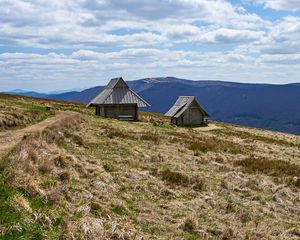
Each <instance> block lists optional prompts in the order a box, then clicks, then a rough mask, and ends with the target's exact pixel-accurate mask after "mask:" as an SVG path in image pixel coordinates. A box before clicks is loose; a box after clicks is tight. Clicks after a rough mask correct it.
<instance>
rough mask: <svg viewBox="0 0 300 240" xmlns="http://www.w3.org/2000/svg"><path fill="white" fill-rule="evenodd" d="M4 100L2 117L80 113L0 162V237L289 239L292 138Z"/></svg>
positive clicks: (298, 204)
mask: <svg viewBox="0 0 300 240" xmlns="http://www.w3.org/2000/svg"><path fill="white" fill-rule="evenodd" d="M0 96H1V95H0ZM2 98H4V99H5V103H4V101H3V102H2V104H4V105H5V107H6V108H7V111H10V110H9V109H13V108H15V107H16V106H17V107H19V108H21V109H23V110H24V111H25V112H26V111H27V110H28V108H31V107H29V106H36V107H37V108H40V109H44V108H45V106H48V105H49V106H51V109H52V110H51V112H52V111H53V112H52V113H51V114H49V115H43V114H42V115H41V116H43V117H42V118H41V119H44V118H47V117H49V116H53V115H54V114H55V113H56V112H58V111H66V110H67V111H75V112H77V113H78V114H76V115H72V116H70V117H69V118H68V119H64V120H59V121H56V122H55V123H53V124H51V125H50V126H48V127H47V128H45V129H44V130H43V131H40V132H36V133H32V134H29V135H26V136H24V137H23V140H22V141H21V142H20V143H18V144H17V145H16V146H15V147H14V148H13V149H11V151H9V152H7V153H6V154H5V155H3V156H1V160H0V239H299V236H300V232H299V225H300V221H299V219H300V218H299V216H300V210H299V209H300V198H299V196H300V180H299V179H300V175H299V173H300V147H299V146H300V145H299V144H300V138H299V137H297V136H292V135H288V134H282V133H272V132H266V131H261V130H257V129H249V128H242V127H238V126H233V125H229V124H220V125H218V123H215V124H217V125H218V126H221V127H222V128H221V129H218V130H212V131H206V132H204V131H201V129H200V130H199V129H191V128H180V127H175V126H171V125H169V124H168V122H167V119H166V118H165V117H163V116H161V115H159V114H150V113H141V114H140V117H141V119H142V121H141V122H135V123H132V122H120V121H117V120H111V119H103V118H99V117H96V116H94V115H93V111H92V110H91V111H90V110H89V109H86V108H84V106H81V105H80V104H78V105H76V104H72V103H64V102H57V101H46V100H41V99H37V100H34V99H31V98H20V97H12V96H6V95H5V96H1V97H0V99H2ZM27 105H28V108H27ZM45 109H46V108H45ZM43 111H44V110H43ZM45 112H46V110H45ZM41 119H39V120H38V121H40V120H41ZM34 122H35V121H33V122H28V123H26V124H23V125H19V126H16V127H18V128H21V127H24V126H25V125H30V124H33V123H34ZM7 128H8V127H7ZM241 131H242V132H246V134H241V135H239V133H240V132H241ZM266 139H268V140H266ZM272 139H274V142H272V141H271V140H272Z"/></svg>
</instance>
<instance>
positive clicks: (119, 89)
mask: <svg viewBox="0 0 300 240" xmlns="http://www.w3.org/2000/svg"><path fill="white" fill-rule="evenodd" d="M148 106H150V105H149V104H148V103H147V102H146V101H145V100H144V99H142V98H141V97H140V96H139V95H137V94H136V93H135V92H134V91H132V90H131V89H130V88H129V86H128V85H127V83H126V82H125V81H124V80H123V78H121V77H120V78H113V79H111V80H110V82H109V83H108V84H107V86H106V87H105V89H104V90H103V91H102V92H101V93H100V94H99V95H98V96H96V97H95V98H94V99H93V100H92V101H91V102H90V103H89V104H88V105H87V107H96V115H98V116H102V117H107V118H115V119H120V120H129V121H136V120H138V108H139V107H148Z"/></svg>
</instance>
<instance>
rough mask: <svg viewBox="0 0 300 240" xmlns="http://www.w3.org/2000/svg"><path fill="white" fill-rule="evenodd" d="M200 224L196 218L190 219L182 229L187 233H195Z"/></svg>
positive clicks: (186, 220)
mask: <svg viewBox="0 0 300 240" xmlns="http://www.w3.org/2000/svg"><path fill="white" fill-rule="evenodd" d="M197 226H198V223H197V221H196V219H195V218H192V217H188V218H186V219H185V220H184V222H183V224H182V229H183V230H184V231H186V232H194V231H195V230H196V229H197Z"/></svg>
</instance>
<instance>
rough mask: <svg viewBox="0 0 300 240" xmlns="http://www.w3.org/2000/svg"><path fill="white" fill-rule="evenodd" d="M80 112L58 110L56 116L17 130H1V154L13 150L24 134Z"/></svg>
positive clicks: (42, 128)
mask: <svg viewBox="0 0 300 240" xmlns="http://www.w3.org/2000/svg"><path fill="white" fill-rule="evenodd" d="M77 114H78V113H75V112H58V113H56V114H55V116H53V117H50V118H47V119H45V120H44V121H41V122H39V123H37V124H34V125H31V126H28V127H25V128H22V129H15V130H7V131H4V132H0V156H2V155H4V154H5V153H6V152H8V151H9V150H11V149H12V148H13V147H14V146H16V145H17V144H18V143H19V142H20V141H21V140H22V138H23V136H24V135H27V134H31V133H34V132H38V131H42V130H44V129H45V128H46V127H48V126H50V125H52V124H54V123H56V122H57V121H60V120H63V119H65V118H66V119H67V118H68V117H70V116H75V115H77Z"/></svg>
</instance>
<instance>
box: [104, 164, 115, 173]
mask: <svg viewBox="0 0 300 240" xmlns="http://www.w3.org/2000/svg"><path fill="white" fill-rule="evenodd" d="M103 168H104V170H105V171H106V172H114V171H115V169H114V166H113V165H112V164H110V163H104V164H103Z"/></svg>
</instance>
